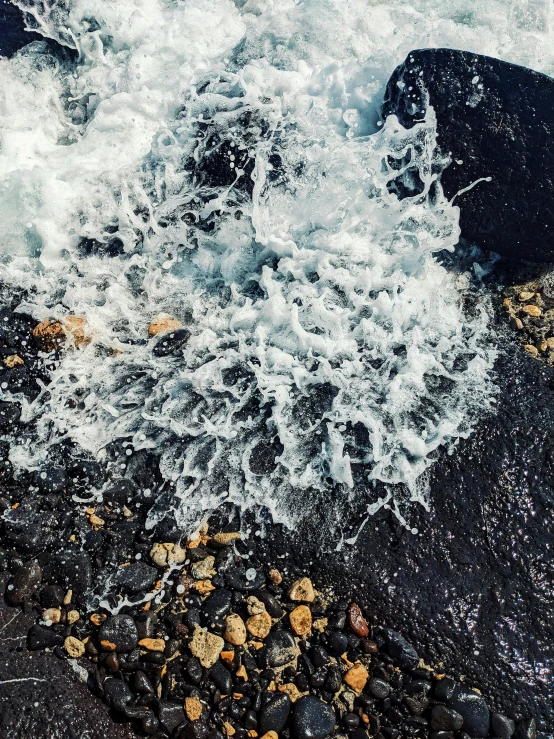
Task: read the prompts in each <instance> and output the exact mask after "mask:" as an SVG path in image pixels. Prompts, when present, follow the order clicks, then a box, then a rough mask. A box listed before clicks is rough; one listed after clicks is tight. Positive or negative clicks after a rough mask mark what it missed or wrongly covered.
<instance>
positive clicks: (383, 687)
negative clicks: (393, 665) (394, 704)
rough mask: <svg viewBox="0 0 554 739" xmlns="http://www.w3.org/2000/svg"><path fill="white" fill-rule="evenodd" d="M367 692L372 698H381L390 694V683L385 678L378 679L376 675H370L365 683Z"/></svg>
mask: <svg viewBox="0 0 554 739" xmlns="http://www.w3.org/2000/svg"><path fill="white" fill-rule="evenodd" d="M366 690H367V692H368V693H369V694H370V695H372V696H373V697H374V698H380V699H381V700H383V699H384V698H387V697H388V696H389V695H390V685H389V684H388V683H387V682H385V680H380V679H379V678H378V677H372V678H371V679H370V680H369V681H368V683H367V685H366Z"/></svg>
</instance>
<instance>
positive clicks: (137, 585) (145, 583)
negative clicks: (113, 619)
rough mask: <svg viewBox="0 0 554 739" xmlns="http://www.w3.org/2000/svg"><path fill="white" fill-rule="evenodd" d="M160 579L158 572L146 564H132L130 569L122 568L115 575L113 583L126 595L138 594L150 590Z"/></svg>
mask: <svg viewBox="0 0 554 739" xmlns="http://www.w3.org/2000/svg"><path fill="white" fill-rule="evenodd" d="M157 579H158V570H157V569H156V568H155V567H152V566H151V565H148V564H146V562H132V563H131V564H130V565H129V566H128V567H121V568H119V569H118V571H117V572H116V574H115V577H114V579H113V583H114V585H115V586H116V587H118V588H120V589H121V590H123V592H124V593H129V594H131V595H132V594H133V593H138V592H139V590H150V589H151V588H152V585H153V584H154V583H155V582H156V580H157Z"/></svg>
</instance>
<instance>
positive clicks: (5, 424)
mask: <svg viewBox="0 0 554 739" xmlns="http://www.w3.org/2000/svg"><path fill="white" fill-rule="evenodd" d="M20 418H21V406H20V405H19V403H11V402H9V401H7V400H0V429H5V430H10V429H11V427H12V426H14V424H16V423H17V422H18V421H19V419H20Z"/></svg>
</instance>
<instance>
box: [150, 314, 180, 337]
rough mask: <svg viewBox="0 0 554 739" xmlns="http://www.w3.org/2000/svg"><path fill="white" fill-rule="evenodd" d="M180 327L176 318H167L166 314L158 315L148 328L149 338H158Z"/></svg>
mask: <svg viewBox="0 0 554 739" xmlns="http://www.w3.org/2000/svg"><path fill="white" fill-rule="evenodd" d="M180 327H181V321H179V319H178V318H173V317H172V316H168V315H167V314H166V313H160V315H159V316H155V317H154V318H153V319H152V321H151V323H150V325H149V326H148V335H149V336H159V335H161V334H166V333H168V332H169V331H177V329H178V328H180Z"/></svg>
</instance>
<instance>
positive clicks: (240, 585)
mask: <svg viewBox="0 0 554 739" xmlns="http://www.w3.org/2000/svg"><path fill="white" fill-rule="evenodd" d="M250 569H251V570H252V571H253V572H254V573H255V574H254V577H246V570H245V569H242V568H237V567H235V568H232V569H230V570H227V572H226V573H225V580H226V581H227V584H228V585H229V587H230V588H233V589H234V590H240V591H241V592H243V593H247V592H251V591H253V590H258V588H260V587H261V586H262V585H263V584H264V582H265V577H264V576H263V573H262V572H258V571H257V570H253V569H252V568H250ZM249 574H251V573H249Z"/></svg>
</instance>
